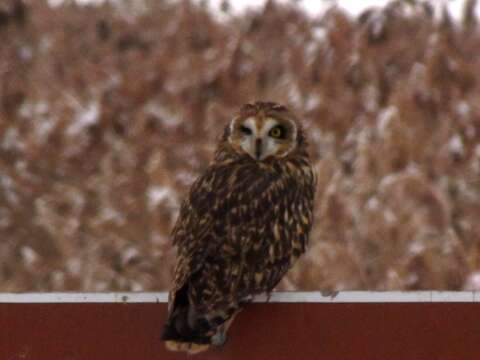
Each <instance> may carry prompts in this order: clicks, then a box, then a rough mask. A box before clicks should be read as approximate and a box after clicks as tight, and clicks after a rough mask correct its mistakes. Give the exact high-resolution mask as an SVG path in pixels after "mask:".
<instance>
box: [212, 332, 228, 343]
mask: <svg viewBox="0 0 480 360" xmlns="http://www.w3.org/2000/svg"><path fill="white" fill-rule="evenodd" d="M226 342H227V334H226V333H225V331H218V332H217V333H216V334H215V335H213V336H212V338H211V343H212V345H214V346H223V345H224V344H225V343H226Z"/></svg>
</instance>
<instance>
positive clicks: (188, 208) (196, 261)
mask: <svg viewBox="0 0 480 360" xmlns="http://www.w3.org/2000/svg"><path fill="white" fill-rule="evenodd" d="M230 172H231V169H229V167H228V166H218V165H211V166H210V167H208V168H207V170H206V171H205V173H204V174H203V175H201V176H200V177H199V178H198V179H197V180H196V181H195V182H194V184H193V185H192V187H191V189H190V193H189V195H188V197H187V199H186V200H185V201H184V202H183V204H182V207H181V209H180V214H179V216H178V219H177V222H176V224H175V226H174V228H173V230H172V238H173V244H174V245H176V246H177V263H176V267H175V275H174V276H175V277H174V283H173V289H172V291H171V296H175V293H176V291H177V290H179V289H180V288H181V287H182V286H183V285H184V284H185V282H186V281H187V280H188V279H189V278H190V277H191V276H192V275H193V274H195V273H196V272H197V271H198V270H199V269H200V268H201V267H202V265H203V263H204V260H205V258H206V256H207V255H208V252H209V251H210V249H212V248H214V247H215V246H218V245H220V244H219V242H220V241H221V239H219V238H217V237H215V236H214V235H215V233H214V231H213V229H212V228H213V226H214V223H215V221H216V222H219V221H220V219H219V214H222V215H221V216H227V213H228V212H227V209H226V207H227V203H228V202H229V183H228V177H229V175H230ZM171 300H173V299H171Z"/></svg>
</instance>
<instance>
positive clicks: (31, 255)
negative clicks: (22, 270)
mask: <svg viewBox="0 0 480 360" xmlns="http://www.w3.org/2000/svg"><path fill="white" fill-rule="evenodd" d="M20 254H21V256H22V259H23V262H24V264H25V266H27V267H31V266H32V265H33V264H34V263H35V262H36V261H37V260H38V254H37V252H36V251H35V250H33V249H32V248H31V247H30V246H22V247H21V248H20Z"/></svg>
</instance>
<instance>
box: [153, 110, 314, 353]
mask: <svg viewBox="0 0 480 360" xmlns="http://www.w3.org/2000/svg"><path fill="white" fill-rule="evenodd" d="M306 148H307V144H306V140H305V137H304V133H303V131H302V128H301V126H300V124H299V122H298V121H297V120H296V118H295V117H294V115H293V114H292V113H291V112H290V111H289V110H287V109H286V108H285V107H283V106H281V105H278V104H275V103H268V102H257V103H254V104H247V105H244V106H243V107H242V108H241V109H240V112H239V114H238V115H237V116H236V117H235V118H234V119H233V120H232V122H231V123H230V124H229V125H228V126H227V127H226V128H225V131H224V134H223V137H222V139H221V141H220V144H219V146H218V148H217V151H216V153H215V158H214V161H213V162H212V164H211V165H210V166H209V167H208V168H207V169H206V171H205V173H204V174H203V175H201V176H200V177H199V178H198V179H197V180H196V181H195V183H194V184H193V185H192V187H191V190H190V193H189V195H188V197H187V199H186V200H185V202H184V203H183V205H182V208H181V210H180V214H179V217H178V219H177V223H176V225H175V227H174V229H173V232H172V236H173V243H174V245H176V246H177V248H178V255H177V256H178V257H177V264H176V267H175V278H174V283H173V288H172V289H171V291H170V296H169V317H168V320H167V323H166V325H165V329H164V333H163V336H162V338H163V339H164V340H166V341H167V347H168V348H169V349H171V350H185V351H188V352H190V353H195V352H199V351H203V350H205V349H207V348H208V347H209V346H210V345H211V344H214V345H220V344H222V343H223V342H224V341H225V338H226V331H227V328H228V326H229V324H230V322H231V320H233V317H234V316H235V315H236V314H237V313H238V311H240V310H241V308H242V307H243V306H244V305H245V304H246V303H248V302H249V301H250V300H251V299H252V297H253V296H254V295H256V294H261V293H270V292H271V291H272V290H273V288H274V287H275V286H276V285H277V284H278V282H279V281H280V280H281V278H282V277H283V276H284V275H285V273H286V272H287V271H288V269H289V268H291V267H292V265H293V263H294V262H295V260H296V259H297V258H298V257H299V256H300V255H301V254H302V253H303V252H304V251H305V246H306V244H307V241H308V234H309V232H310V229H311V226H312V219H313V199H314V192H315V174H314V172H313V170H312V167H311V165H310V162H309V158H308V154H307V149H306Z"/></svg>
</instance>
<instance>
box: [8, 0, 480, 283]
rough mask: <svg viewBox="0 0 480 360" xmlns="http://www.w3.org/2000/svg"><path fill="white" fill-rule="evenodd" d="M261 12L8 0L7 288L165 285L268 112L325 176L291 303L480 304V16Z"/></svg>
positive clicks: (216, 6)
mask: <svg viewBox="0 0 480 360" xmlns="http://www.w3.org/2000/svg"><path fill="white" fill-rule="evenodd" d="M252 3H253V2H252ZM255 3H256V4H257V6H256V7H253V8H251V7H249V6H248V5H249V4H248V3H243V4H244V5H245V4H246V5H247V6H246V7H245V6H243V7H242V6H240V5H239V2H236V1H231V2H230V1H212V2H208V1H181V0H178V1H173V0H172V1H167V0H135V1H133V0H131V1H128V0H124V1H97V2H88V1H82V2H75V1H61V0H57V1H53V0H51V1H47V0H30V1H28V0H25V1H22V0H2V1H1V2H0V39H1V41H0V291H60V290H62V291H107V290H108V291H117V290H125V291H142V290H143V291H153V290H157V291H158V290H166V289H168V287H169V284H170V280H171V270H172V265H173V263H174V256H175V252H174V249H172V248H171V245H170V239H169V232H170V230H171V228H172V226H173V223H174V221H175V217H176V215H177V212H178V209H179V205H180V203H181V201H182V199H183V197H184V194H185V192H186V190H187V189H188V187H189V185H190V184H191V183H192V181H193V180H194V179H195V177H196V176H197V175H198V174H199V173H201V172H202V170H203V169H205V167H206V166H207V164H208V163H209V161H210V159H211V156H212V152H213V151H214V149H215V144H216V142H217V139H218V136H219V135H220V133H221V132H222V128H223V126H224V125H225V124H226V123H227V122H228V121H229V120H230V119H231V117H232V114H233V112H235V111H236V110H237V109H238V107H239V106H240V105H241V104H243V103H245V102H248V101H252V100H257V99H261V100H273V101H278V102H281V103H285V104H287V105H289V106H290V107H291V108H292V109H294V111H295V112H296V113H297V114H298V116H299V117H300V118H301V119H302V120H303V122H304V126H305V127H306V128H307V129H308V136H309V140H310V150H311V155H312V158H313V162H314V164H315V167H316V170H317V172H318V177H319V182H318V190H317V200H316V219H315V227H314V230H313V232H312V234H311V241H310V246H309V250H308V252H307V254H306V255H305V256H304V257H303V258H302V260H301V261H300V262H299V263H298V264H297V265H296V266H295V268H294V269H292V270H291V271H290V272H289V274H288V276H287V278H286V279H285V280H284V281H282V283H281V284H280V286H279V289H282V290H295V289H299V290H325V291H332V290H343V289H350V290H353V289H369V290H389V289H402V290H403V289H410V290H416V289H449V290H461V289H477V290H478V289H480V141H479V140H480V102H479V77H480V56H479V55H480V32H479V26H478V16H477V15H478V10H477V9H476V1H470V0H467V1H461V2H459V1H456V2H448V1H444V2H441V1H415V0H409V1H406V0H405V1H390V2H389V1H376V2H375V1H367V2H358V1H340V2H339V3H336V2H335V1H323V2H322V1H315V2H312V1H310V2H308V1H305V2H302V1H290V2H288V1H283V2H281V3H276V2H274V1H268V2H255ZM359 3H363V6H359ZM308 4H310V6H309V5H308ZM312 4H313V5H312Z"/></svg>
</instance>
